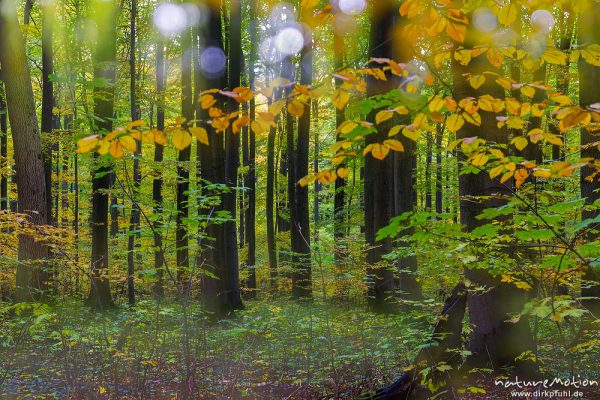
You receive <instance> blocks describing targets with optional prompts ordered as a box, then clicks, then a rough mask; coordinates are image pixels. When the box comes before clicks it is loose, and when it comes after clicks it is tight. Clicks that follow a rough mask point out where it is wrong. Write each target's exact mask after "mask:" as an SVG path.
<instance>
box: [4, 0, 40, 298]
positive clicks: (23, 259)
mask: <svg viewBox="0 0 600 400" xmlns="http://www.w3.org/2000/svg"><path fill="white" fill-rule="evenodd" d="M0 8H2V13H0V34H1V35H2V40H1V41H0V64H1V67H2V80H3V81H4V88H5V92H6V107H7V109H8V117H9V120H10V127H11V131H12V139H13V146H14V159H15V173H16V183H17V196H18V207H19V208H18V211H19V212H21V213H24V214H26V215H27V218H28V220H29V221H30V222H31V223H32V224H35V225H45V224H47V222H48V208H47V202H46V182H45V180H44V165H43V162H42V145H41V140H40V134H39V130H38V120H37V114H36V110H35V100H34V97H33V90H32V88H31V75H30V72H29V64H28V62H27V56H26V54H25V43H24V42H23V35H22V33H21V28H20V27H19V23H18V20H17V13H16V10H14V9H12V7H11V5H10V4H8V3H7V2H6V1H2V2H0ZM3 128H4V129H3V132H5V130H6V123H4V127H3ZM18 254H19V261H20V262H19V264H18V267H17V273H16V289H17V290H16V292H15V300H16V301H17V302H20V301H30V300H34V299H38V298H40V296H42V295H44V294H45V292H46V290H47V289H48V288H47V281H48V273H47V271H46V270H45V265H44V262H45V258H46V256H47V255H48V249H47V247H46V246H45V245H44V244H43V243H39V242H36V240H35V239H34V238H33V237H31V236H26V235H20V236H19V252H18Z"/></svg>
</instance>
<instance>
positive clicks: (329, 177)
mask: <svg viewBox="0 0 600 400" xmlns="http://www.w3.org/2000/svg"><path fill="white" fill-rule="evenodd" d="M317 179H318V180H319V182H321V183H322V184H324V185H326V184H328V183H331V182H335V180H336V179H337V175H336V173H335V172H333V171H329V170H325V171H321V172H319V174H318V175H317Z"/></svg>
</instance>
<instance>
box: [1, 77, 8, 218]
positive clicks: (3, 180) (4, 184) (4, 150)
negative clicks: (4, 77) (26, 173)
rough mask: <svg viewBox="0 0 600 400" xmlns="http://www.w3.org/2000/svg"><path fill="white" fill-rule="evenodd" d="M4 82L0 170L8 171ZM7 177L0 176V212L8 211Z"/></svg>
mask: <svg viewBox="0 0 600 400" xmlns="http://www.w3.org/2000/svg"><path fill="white" fill-rule="evenodd" d="M7 115H8V112H7V109H6V94H5V92H4V82H2V81H1V80H0V170H1V171H7V170H8V151H7V149H8V129H7V128H8V127H7V123H6V122H7ZM8 209H9V208H8V177H7V176H6V175H4V172H3V173H2V174H0V210H8Z"/></svg>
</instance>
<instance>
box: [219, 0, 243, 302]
mask: <svg viewBox="0 0 600 400" xmlns="http://www.w3.org/2000/svg"><path fill="white" fill-rule="evenodd" d="M241 29H242V5H241V2H240V1H239V0H232V1H231V3H230V15H229V46H228V52H229V71H228V72H229V75H228V78H229V88H230V89H233V88H236V87H238V86H240V76H241V65H242V55H243V53H242V30H241ZM227 108H228V111H229V112H230V113H232V112H235V111H239V104H238V102H237V101H235V99H231V98H230V99H229V100H228V104H227ZM224 134H225V135H226V136H225V138H226V140H225V183H226V184H227V186H228V188H229V190H228V191H226V192H225V194H224V195H223V203H224V209H225V210H226V211H228V212H229V215H230V220H229V221H227V222H225V223H224V224H223V226H222V227H223V230H224V243H223V248H222V251H224V255H225V264H224V265H223V267H224V269H225V271H224V272H225V282H224V283H225V285H226V286H225V293H224V295H225V298H226V299H225V303H224V305H225V310H226V311H227V312H229V311H232V310H235V309H240V308H242V300H241V296H240V294H241V293H240V283H239V257H238V245H237V230H236V210H237V208H236V197H237V196H236V187H237V176H238V166H239V163H240V160H239V158H240V156H239V147H240V134H239V133H234V132H233V128H232V127H230V129H228V130H227V131H226V132H225V133H224Z"/></svg>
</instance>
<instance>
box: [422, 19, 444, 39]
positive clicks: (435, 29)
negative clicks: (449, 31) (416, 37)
mask: <svg viewBox="0 0 600 400" xmlns="http://www.w3.org/2000/svg"><path fill="white" fill-rule="evenodd" d="M445 27H446V18H444V17H442V16H439V15H438V18H437V19H436V20H435V21H434V22H433V24H431V25H430V26H429V28H427V34H428V35H429V36H431V37H434V36H436V35H437V34H439V33H440V32H442V31H443V30H444V28H445Z"/></svg>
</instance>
